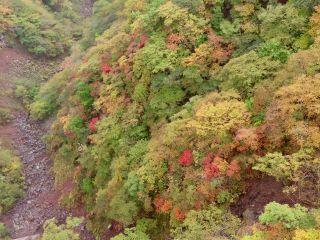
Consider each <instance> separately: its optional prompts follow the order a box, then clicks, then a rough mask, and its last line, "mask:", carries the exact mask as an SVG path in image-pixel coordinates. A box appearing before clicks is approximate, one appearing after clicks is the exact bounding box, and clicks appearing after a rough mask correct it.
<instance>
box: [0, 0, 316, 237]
mask: <svg viewBox="0 0 320 240" xmlns="http://www.w3.org/2000/svg"><path fill="white" fill-rule="evenodd" d="M44 2H45V3H46V4H47V6H48V8H49V9H50V8H51V10H50V11H52V9H53V10H54V11H57V13H56V14H55V16H54V18H52V19H51V18H49V17H48V18H45V17H44V16H46V14H47V12H46V11H47V10H42V11H39V10H37V8H36V3H37V1H34V2H32V3H30V4H29V3H28V2H27V0H20V1H18V0H14V1H8V2H6V5H1V6H2V8H1V9H0V11H2V12H6V14H4V15H3V17H2V18H0V23H1V24H2V22H3V23H4V24H5V26H8V27H7V28H6V29H7V31H11V32H12V33H14V34H16V35H17V37H18V39H19V41H20V42H21V43H22V44H23V45H24V46H26V48H27V49H28V50H29V51H30V52H32V53H35V54H40V55H46V56H52V57H53V56H58V55H59V54H61V53H63V52H64V51H65V49H67V48H68V47H70V46H71V45H72V42H73V40H76V39H77V37H76V36H79V39H77V40H79V41H78V42H77V44H73V45H74V46H73V49H72V54H71V56H70V57H68V58H66V59H65V61H64V63H63V70H62V71H61V72H59V73H57V74H56V75H55V76H54V77H53V78H51V79H50V80H49V81H48V82H46V83H45V84H44V85H43V86H42V87H41V88H40V90H39V92H38V93H37V94H36V96H35V97H34V99H33V101H32V103H31V104H30V109H31V110H30V112H31V116H32V117H33V118H35V119H39V120H41V119H46V118H48V117H52V116H56V118H55V121H54V123H53V124H52V127H51V129H50V132H49V134H48V135H47V136H46V142H47V145H48V151H49V152H50V154H51V155H52V157H53V159H54V166H53V171H54V174H55V184H56V187H57V188H58V189H64V187H65V183H66V182H70V181H71V182H72V183H73V188H72V190H70V191H66V192H65V193H64V195H63V196H62V198H61V199H60V203H61V204H62V205H63V206H65V207H67V208H73V207H77V206H82V204H84V205H85V208H86V210H87V219H88V221H89V226H88V227H89V228H90V230H91V231H92V232H93V233H94V234H95V236H96V237H97V239H100V238H102V239H103V236H104V235H105V234H106V232H107V231H108V229H110V228H117V229H121V230H123V233H121V234H119V235H117V236H115V237H114V238H113V240H133V239H139V240H148V239H159V240H160V239H163V240H164V239H175V240H180V239H184V240H194V239H203V240H207V239H208V240H209V239H219V240H220V239H221V240H222V239H242V240H268V239H273V240H284V239H287V240H316V239H320V212H319V208H320V206H319V204H320V203H319V197H320V185H319V183H320V159H319V150H320V129H319V127H320V90H319V89H320V75H319V73H320V45H319V43H320V38H319V36H320V5H319V6H317V4H318V2H317V1H312V0H307V1H298V0H290V1H288V2H287V1H272V0H270V1H268V0H265V1H262V0H261V1H258V0H110V1H105V0H97V1H95V2H94V5H93V16H92V17H91V18H90V21H89V22H86V23H83V25H82V29H84V31H83V33H81V34H80V35H77V34H79V32H78V31H77V30H78V28H75V29H72V30H69V29H66V28H65V27H64V24H63V21H71V22H74V23H76V22H77V21H78V20H77V18H76V17H75V18H74V17H73V15H72V13H74V12H77V10H76V9H77V8H76V7H75V8H74V9H73V8H68V7H66V6H73V5H72V3H73V2H74V6H79V5H77V4H76V2H77V1H64V3H66V4H67V3H68V4H71V5H61V6H57V5H55V1H44ZM62 2H63V1H62ZM19 4H26V5H27V6H28V8H26V9H25V10H23V11H18V12H19V13H17V11H16V8H18V7H19ZM39 4H40V3H39ZM4 6H5V7H4ZM29 8H30V9H29ZM24 11H29V12H25V13H24ZM30 11H31V12H34V15H36V16H37V17H36V18H35V19H38V20H35V19H33V18H32V16H34V15H33V14H31V15H30ZM69 11H70V12H69ZM43 19H45V20H46V21H48V22H44V21H43ZM57 19H58V20H57ZM75 25H77V24H75ZM15 26H18V27H17V28H15ZM49 26H50V27H49ZM69 26H73V25H72V24H71V25H69ZM83 26H86V27H85V28H84V27H83ZM30 29H35V32H34V33H32V32H31V30H30ZM80 36H81V37H80ZM30 37H31V38H30ZM265 176H269V177H273V178H274V179H275V181H278V182H281V184H282V185H283V189H282V191H283V192H285V193H286V194H287V195H288V196H289V197H292V199H293V202H294V203H295V205H294V204H290V205H288V204H285V203H286V202H281V203H277V202H272V200H270V203H269V204H267V205H266V206H265V207H264V209H261V212H260V213H261V214H260V216H259V217H258V216H253V220H254V223H248V222H247V221H246V219H245V216H244V215H245V214H244V213H242V212H241V214H242V215H241V214H240V215H239V216H237V215H235V214H234V213H235V212H234V211H232V209H234V206H235V205H236V204H237V202H238V201H239V198H240V197H241V196H243V194H245V192H246V186H247V183H248V181H249V180H252V179H254V180H255V181H260V180H261V179H263V178H264V177H265ZM272 190H273V189H268V188H266V189H265V191H266V192H268V191H272ZM276 194H283V193H282V192H281V191H280V192H279V193H276ZM257 218H258V219H257ZM48 224H52V226H54V227H55V228H58V227H57V226H56V225H55V223H54V222H51V223H48ZM48 226H49V225H47V227H48ZM61 228H65V227H64V226H63V227H61ZM66 231H67V230H66ZM68 231H69V230H68ZM47 234H50V233H47ZM48 236H50V235H48ZM45 239H46V238H45ZM72 239H73V238H72ZM75 239H77V238H76V237H75Z"/></svg>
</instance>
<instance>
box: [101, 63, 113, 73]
mask: <svg viewBox="0 0 320 240" xmlns="http://www.w3.org/2000/svg"><path fill="white" fill-rule="evenodd" d="M101 71H102V72H103V73H110V72H111V71H112V67H111V66H110V65H109V64H104V65H102V67H101Z"/></svg>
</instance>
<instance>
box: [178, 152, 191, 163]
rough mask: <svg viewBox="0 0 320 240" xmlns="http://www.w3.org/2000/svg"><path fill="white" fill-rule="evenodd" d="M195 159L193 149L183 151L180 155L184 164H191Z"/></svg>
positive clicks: (180, 160)
mask: <svg viewBox="0 0 320 240" xmlns="http://www.w3.org/2000/svg"><path fill="white" fill-rule="evenodd" d="M192 161H193V156H192V151H191V150H189V149H186V150H184V151H183V152H182V154H181V156H180V157H179V163H180V164H181V165H182V166H190V165H191V164H192Z"/></svg>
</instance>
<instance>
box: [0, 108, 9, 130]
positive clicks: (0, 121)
mask: <svg viewBox="0 0 320 240" xmlns="http://www.w3.org/2000/svg"><path fill="white" fill-rule="evenodd" d="M10 120H11V114H10V111H9V110H7V109H5V108H0V126H1V125H4V124H6V123H9V122H10Z"/></svg>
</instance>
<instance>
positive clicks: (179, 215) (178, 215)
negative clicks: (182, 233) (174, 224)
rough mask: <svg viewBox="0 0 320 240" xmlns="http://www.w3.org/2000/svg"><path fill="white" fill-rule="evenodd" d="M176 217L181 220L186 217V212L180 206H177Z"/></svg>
mask: <svg viewBox="0 0 320 240" xmlns="http://www.w3.org/2000/svg"><path fill="white" fill-rule="evenodd" d="M174 217H175V218H176V219H177V220H179V221H183V220H184V219H185V218H186V214H185V213H184V212H182V211H181V209H180V208H176V210H175V212H174Z"/></svg>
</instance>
